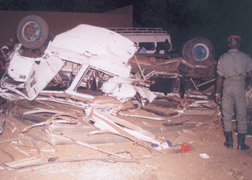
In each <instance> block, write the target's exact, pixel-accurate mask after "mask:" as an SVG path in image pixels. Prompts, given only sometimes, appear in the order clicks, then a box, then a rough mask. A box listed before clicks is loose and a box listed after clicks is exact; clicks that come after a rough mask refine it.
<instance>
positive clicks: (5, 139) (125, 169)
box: [0, 107, 252, 180]
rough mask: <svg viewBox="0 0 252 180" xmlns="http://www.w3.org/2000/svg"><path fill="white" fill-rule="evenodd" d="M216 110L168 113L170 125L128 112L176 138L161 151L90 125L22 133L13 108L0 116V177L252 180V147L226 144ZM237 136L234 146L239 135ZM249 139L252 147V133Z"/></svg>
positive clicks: (153, 129)
mask: <svg viewBox="0 0 252 180" xmlns="http://www.w3.org/2000/svg"><path fill="white" fill-rule="evenodd" d="M160 108H161V107H160ZM161 109H162V111H163V112H168V111H170V110H171V108H166V110H164V109H163V107H162V108H161ZM140 112H141V114H142V115H146V116H149V114H148V112H145V113H146V114H144V113H143V112H142V111H140ZM214 113H215V109H210V110H209V109H200V108H197V109H194V110H188V111H184V112H183V113H181V115H180V116H177V117H174V118H170V119H171V120H172V121H171V122H172V123H173V124H171V123H170V124H169V123H168V125H167V124H166V123H167V122H168V121H165V120H162V121H154V120H150V119H144V118H138V117H124V118H125V119H127V120H128V121H131V122H135V123H136V124H138V125H139V126H140V125H141V126H144V127H145V128H146V129H149V130H150V131H151V132H153V133H155V134H157V135H158V136H162V137H165V138H166V140H168V142H171V143H172V146H171V147H170V148H169V149H167V150H165V151H163V152H158V151H155V150H153V149H151V148H150V149H147V148H145V147H142V146H140V145H138V144H137V143H135V142H132V141H130V140H128V139H125V138H123V137H119V136H116V135H108V134H99V135H90V134H89V133H90V131H93V130H95V129H94V128H93V127H87V126H86V125H69V124H67V125H65V124H53V125H51V126H50V127H48V128H47V129H49V130H50V132H54V134H55V135H51V134H49V135H48V134H47V133H46V131H45V127H44V126H41V127H35V128H32V129H31V130H30V131H29V132H27V133H21V131H22V130H23V129H24V128H25V127H27V125H28V124H29V122H28V121H23V120H22V118H20V119H19V118H17V117H14V116H15V115H14V114H15V113H14V111H11V112H9V113H8V114H2V116H1V119H6V124H5V129H4V132H3V134H2V135H1V136H0V160H1V164H0V165H1V166H0V177H1V178H0V179H1V180H19V179H22V180H33V179H36V180H47V179H48V180H49V179H50V180H51V179H54V180H69V179H74V180H167V179H172V180H212V179H218V180H249V179H251V176H252V150H251V149H250V150H248V151H244V152H238V151H236V148H234V150H229V149H227V148H225V147H224V145H223V143H224V136H223V131H222V124H221V121H219V120H218V118H215V117H214ZM168 119H169V118H168ZM169 122H170V121H169ZM181 122H183V123H181ZM176 123H177V124H176ZM80 127H81V128H80ZM59 136H61V138H62V139H60V137H59ZM66 137H68V138H71V139H70V140H69V139H66ZM234 139H235V144H234V147H236V135H234ZM53 142H54V143H53ZM74 142H75V143H74ZM246 143H247V144H248V145H250V147H252V139H251V138H250V137H248V138H247V139H246ZM87 145H89V147H87ZM2 162H4V163H2ZM7 165H8V166H7Z"/></svg>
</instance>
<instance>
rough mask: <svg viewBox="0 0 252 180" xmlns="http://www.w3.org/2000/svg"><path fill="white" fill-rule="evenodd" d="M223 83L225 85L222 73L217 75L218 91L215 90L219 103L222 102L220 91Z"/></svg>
mask: <svg viewBox="0 0 252 180" xmlns="http://www.w3.org/2000/svg"><path fill="white" fill-rule="evenodd" d="M222 85H223V77H222V76H220V75H217V78H216V91H215V100H216V102H217V103H218V104H220V102H221V94H220V91H221V89H222Z"/></svg>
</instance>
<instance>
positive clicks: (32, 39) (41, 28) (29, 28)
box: [17, 15, 49, 49]
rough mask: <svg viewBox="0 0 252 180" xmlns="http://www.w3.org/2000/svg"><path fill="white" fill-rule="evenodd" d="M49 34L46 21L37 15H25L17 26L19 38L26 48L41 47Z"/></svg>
mask: <svg viewBox="0 0 252 180" xmlns="http://www.w3.org/2000/svg"><path fill="white" fill-rule="evenodd" d="M48 35H49V28H48V25H47V23H46V21H45V20H44V19H43V18H41V17H39V16H36V15H29V16H26V17H24V18H23V19H22V20H21V21H20V22H19V24H18V27H17V39H18V41H19V42H20V43H21V44H22V45H23V46H24V47H26V48H29V49H37V48H40V47H41V46H42V45H43V44H44V43H45V41H46V40H47V38H48Z"/></svg>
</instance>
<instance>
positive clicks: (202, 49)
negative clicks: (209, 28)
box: [182, 37, 215, 65]
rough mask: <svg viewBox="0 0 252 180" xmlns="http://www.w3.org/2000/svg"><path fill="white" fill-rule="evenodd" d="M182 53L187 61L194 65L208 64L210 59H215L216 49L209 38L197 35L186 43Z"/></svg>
mask: <svg viewBox="0 0 252 180" xmlns="http://www.w3.org/2000/svg"><path fill="white" fill-rule="evenodd" d="M182 55H183V58H184V60H185V61H187V62H189V63H191V64H193V65H208V63H209V62H210V61H214V58H215V57H214V56H215V50H214V46H213V44H212V43H211V42H210V41H209V40H208V39H206V38H204V37H196V38H193V39H191V40H189V41H187V42H186V43H185V44H184V46H183V49H182Z"/></svg>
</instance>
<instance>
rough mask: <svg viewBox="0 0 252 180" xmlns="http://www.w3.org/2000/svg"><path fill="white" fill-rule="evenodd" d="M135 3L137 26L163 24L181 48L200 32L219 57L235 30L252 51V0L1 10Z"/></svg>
mask: <svg viewBox="0 0 252 180" xmlns="http://www.w3.org/2000/svg"><path fill="white" fill-rule="evenodd" d="M127 5H133V8H134V14H133V22H134V26H136V27H163V28H164V29H166V30H167V31H168V32H169V33H170V34H171V36H172V41H173V45H174V46H175V47H177V50H178V51H179V50H180V48H181V47H182V45H183V43H184V42H185V41H187V40H189V39H191V38H193V37H196V36H204V37H206V38H208V39H209V40H210V41H212V43H213V44H214V46H215V49H216V59H218V57H219V56H220V55H221V54H222V53H224V52H226V51H227V42H226V40H227V38H228V36H229V35H231V34H238V35H240V36H241V37H242V46H241V49H242V50H243V51H244V52H246V53H248V54H250V55H252V0H0V9H1V10H23V11H28V10H32V11H63V12H88V13H103V12H106V11H110V10H113V9H116V8H119V7H123V6H127Z"/></svg>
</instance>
